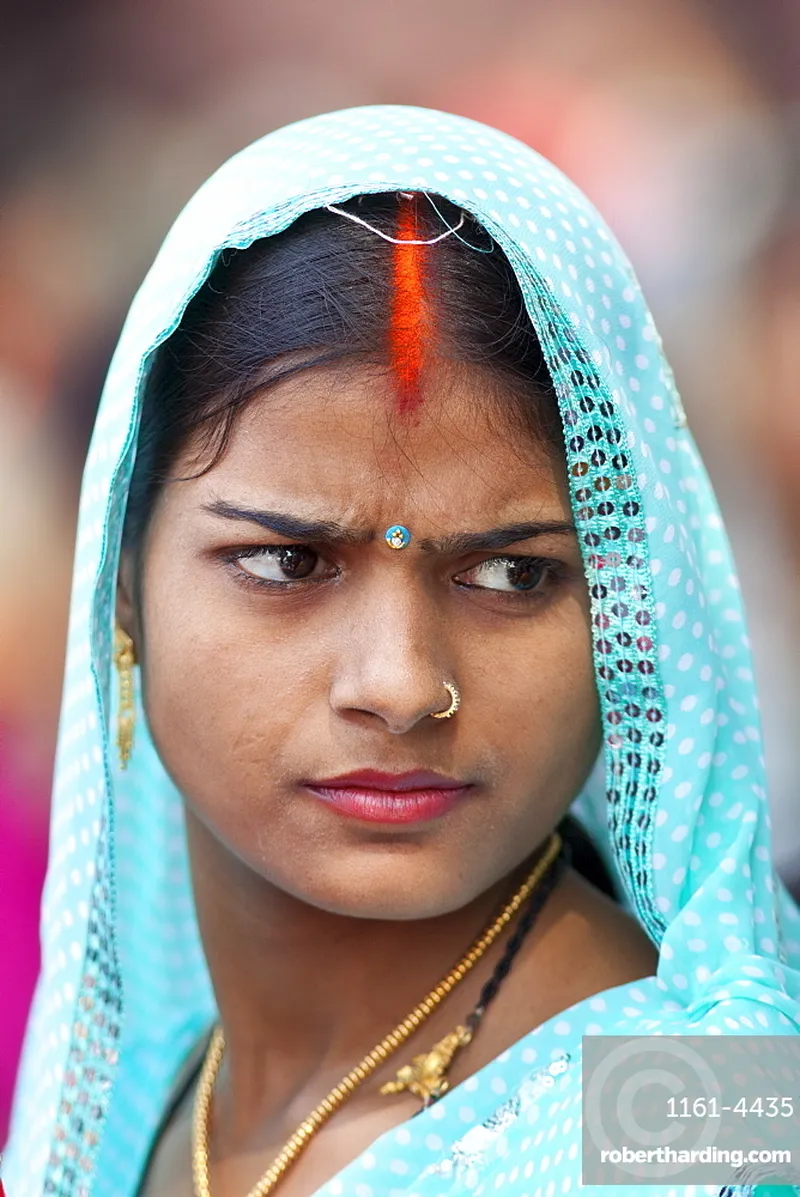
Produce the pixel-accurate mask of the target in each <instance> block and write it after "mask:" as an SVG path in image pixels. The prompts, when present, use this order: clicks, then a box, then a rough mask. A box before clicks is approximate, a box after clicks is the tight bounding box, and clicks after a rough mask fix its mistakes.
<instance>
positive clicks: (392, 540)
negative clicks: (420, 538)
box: [383, 524, 411, 549]
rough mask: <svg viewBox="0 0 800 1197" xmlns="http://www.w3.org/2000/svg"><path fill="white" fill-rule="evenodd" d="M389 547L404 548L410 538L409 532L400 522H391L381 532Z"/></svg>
mask: <svg viewBox="0 0 800 1197" xmlns="http://www.w3.org/2000/svg"><path fill="white" fill-rule="evenodd" d="M383 539H384V540H385V541H386V543H387V544H388V546H389V548H390V549H404V548H405V547H406V545H407V544H408V542H409V541H410V540H411V533H410V532H409V530H408V528H404V527H403V525H402V524H392V526H391V528H387V529H386V531H385V532H384V534H383Z"/></svg>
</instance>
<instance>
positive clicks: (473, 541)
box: [205, 499, 575, 556]
mask: <svg viewBox="0 0 800 1197" xmlns="http://www.w3.org/2000/svg"><path fill="white" fill-rule="evenodd" d="M205 510H206V511H208V512H210V513H211V514H212V515H216V516H219V517H220V518H222V519H225V520H234V521H238V522H244V523H249V524H256V525H258V527H259V528H265V529H266V530H267V531H269V532H275V533H277V535H278V536H285V537H286V538H287V539H292V538H294V539H296V540H299V541H318V542H323V543H325V544H345V545H361V544H369V542H370V541H372V540H373V539H374V533H372V532H368V531H359V530H358V529H355V528H348V527H347V526H346V525H344V524H338V523H336V522H335V521H332V520H307V519H301V518H300V517H299V516H296V515H289V514H288V513H287V512H283V511H262V510H260V509H258V508H255V507H239V506H237V505H235V504H233V503H228V502H226V501H225V500H224V499H215V500H214V501H213V502H212V503H206V504H205ZM574 535H575V525H574V524H573V523H571V522H570V521H569V520H526V521H523V522H519V523H514V524H503V525H502V526H501V527H499V528H488V529H487V530H486V531H485V532H452V533H450V534H448V535H447V536H442V537H440V538H432V537H426V538H424V539H422V540H418V541H417V545H418V547H419V548H420V549H422V550H424V551H425V552H428V553H440V554H442V555H445V556H463V555H464V554H466V553H476V552H484V551H488V550H492V549H504V548H507V547H508V546H509V545H512V544H517V542H518V541H522V540H532V539H534V538H535V537H537V536H574Z"/></svg>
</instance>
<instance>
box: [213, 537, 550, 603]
mask: <svg viewBox="0 0 800 1197" xmlns="http://www.w3.org/2000/svg"><path fill="white" fill-rule="evenodd" d="M290 549H309V550H310V551H311V552H313V553H316V554H317V556H318V557H319V558H322V559H324V558H323V554H322V553H320V552H319V550H318V549H314V548H313V547H312V546H311V545H307V544H282V545H252V546H250V547H248V548H240V549H236V550H235V551H232V552H230V553H227V554H226V556H225V560H226V561H227V562H228V564H230V565H231V566H233V567H234V569H235V570H236V580H237V582H238V583H239V585H243V586H247V587H256V588H257V589H259V590H261V591H264V590H269V591H272V592H273V593H275V592H276V591H283V592H284V593H285V592H286V591H288V590H293V589H296V588H298V587H301V586H306V585H314V584H318V583H321V582H329V581H331V578H330V576H323V577H316V578H313V577H310V578H287V579H286V580H285V581H282V582H278V581H275V579H273V578H259V577H257V576H256V575H254V574H251V573H249V572H248V571H247V570H244V569H242V568H240V567H239V562H240V561H246V560H247V559H248V558H257V557H270V556H275V557H277V556H279V554H280V553H285V552H286V551H287V550H290ZM497 564H504V565H522V564H528V565H530V566H532V567H534V568H535V567H539V568H541V570H542V580H541V582H540V583H539V584H538V585H537V586H536V588H534V589H532V590H527V591H526V590H498V589H495V588H493V587H490V586H478V585H476V584H475V583H469V582H457V583H456V585H458V586H459V587H461V589H464V590H476V591H479V592H481V593H484V594H496V595H502V597H503V599H504V600H506V601H512V602H513V601H517V602H519V601H522V602H529V603H530V602H535V601H540V602H541V601H542V599H544V598H545V597H546V595H547V592H549V590H550V589H551V588H552V586H553V585H556V584H557V583H558V582H560V581H562V580H563V579H564V578H565V576H566V574H567V572H568V569H567V566H566V565H564V563H563V562H561V561H556V560H554V559H553V558H550V557H535V556H531V555H529V554H519V553H506V554H503V555H501V556H497V557H487V558H486V559H485V560H484V561H479V562H477V563H476V564H475V565H473V566H470V568H469V570H465V571H464V572H465V573H469V572H471V571H472V570H475V569H478V568H480V567H481V566H486V565H497Z"/></svg>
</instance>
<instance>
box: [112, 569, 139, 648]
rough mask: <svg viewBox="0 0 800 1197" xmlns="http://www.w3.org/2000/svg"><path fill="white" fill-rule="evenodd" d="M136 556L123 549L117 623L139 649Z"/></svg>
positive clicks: (118, 589)
mask: <svg viewBox="0 0 800 1197" xmlns="http://www.w3.org/2000/svg"><path fill="white" fill-rule="evenodd" d="M135 556H136V554H135V553H134V551H133V550H132V549H126V548H123V550H122V552H121V554H120V559H119V570H118V571H117V623H118V624H119V626H120V627H121V628H122V630H123V632H127V633H128V635H129V636H130V638H131V640H133V643H134V645H135V646H136V647H137V648H138V641H139V613H138V604H137V602H136V568H135V565H136V562H135Z"/></svg>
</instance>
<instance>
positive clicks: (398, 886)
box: [272, 851, 485, 921]
mask: <svg viewBox="0 0 800 1197" xmlns="http://www.w3.org/2000/svg"><path fill="white" fill-rule="evenodd" d="M425 855H426V854H425V853H424V851H423V852H417V853H415V854H414V856H413V857H409V854H408V853H380V854H375V853H364V854H363V858H362V859H360V860H354V859H353V857H352V855H351V854H348V858H347V859H346V860H342V861H341V862H340V863H339V864H338V867H337V864H336V863H334V862H332V861H331V860H330V859H328V860H326V862H325V864H324V866H321V867H320V868H317V867H316V865H315V864H314V863H312V862H311V861H308V862H307V863H306V865H305V867H304V870H303V876H302V879H301V882H300V884H299V885H298V884H297V877H296V876H295V877H292V878H283V879H280V880H279V879H278V878H275V877H274V875H273V878H272V880H273V884H276V885H278V886H279V887H280V888H281V889H284V891H285V892H288V893H290V894H291V895H292V897H294V898H296V899H298V900H299V901H301V902H304V903H306V904H307V905H309V906H314V907H316V908H317V909H318V910H324V911H327V912H328V913H329V914H334V915H338V916H340V917H344V918H358V919H375V920H386V921H390V920H391V921H413V920H418V919H430V918H437V917H439V916H441V915H445V914H449V913H451V912H452V911H454V910H460V909H461V907H463V906H466V905H467V904H468V903H469V902H471V901H472V900H474V898H476V897H477V896H478V894H479V893H480V892H481V889H482V888H485V887H483V886H481V887H480V888H477V889H474V891H473V887H470V888H469V889H467V888H466V887H465V886H464V884H463V881H462V882H461V883H460V884H459V885H458V886H457V887H454V885H453V881H454V878H457V877H459V876H460V874H461V873H462V870H461V869H460V868H458V867H457V866H456V865H455V863H454V864H453V865H452V866H451V867H446V866H445V865H443V863H442V862H441V861H439V860H437V861H433V860H428V861H426V860H425ZM366 857H369V858H370V859H365V858H366ZM392 857H394V859H392ZM312 879H313V880H312ZM282 882H283V883H282Z"/></svg>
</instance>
